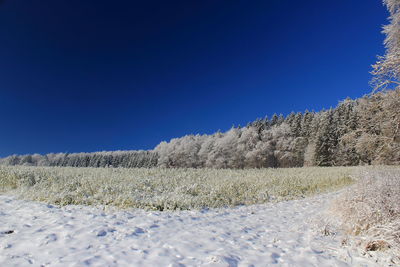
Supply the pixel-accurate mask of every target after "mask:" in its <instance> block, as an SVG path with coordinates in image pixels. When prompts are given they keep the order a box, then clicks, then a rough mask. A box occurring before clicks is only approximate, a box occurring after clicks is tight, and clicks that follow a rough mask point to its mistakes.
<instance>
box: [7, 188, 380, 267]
mask: <svg viewBox="0 0 400 267" xmlns="http://www.w3.org/2000/svg"><path fill="white" fill-rule="evenodd" d="M336 195H337V193H334V194H325V195H321V196H317V197H312V198H307V199H302V200H294V201H287V202H280V203H275V204H274V203H271V204H265V205H253V206H241V207H236V208H224V209H212V210H203V211H179V212H147V211H143V210H125V211H121V210H106V211H104V210H103V209H102V208H100V207H87V206H66V207H62V208H59V207H55V206H51V205H46V204H42V203H37V202H32V201H25V200H18V199H16V198H15V197H14V196H10V195H0V222H1V224H0V266H374V263H373V262H372V261H369V260H368V259H365V258H361V257H357V256H354V255H351V254H350V252H349V251H346V249H345V248H342V247H341V246H340V241H339V240H337V239H335V237H332V236H325V235H323V234H322V231H320V229H318V227H316V226H315V224H314V223H315V218H316V216H318V215H319V214H321V212H323V211H324V209H325V207H326V206H327V203H328V201H329V200H330V199H332V197H334V196H336Z"/></svg>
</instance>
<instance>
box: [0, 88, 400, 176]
mask: <svg viewBox="0 0 400 267" xmlns="http://www.w3.org/2000/svg"><path fill="white" fill-rule="evenodd" d="M0 164H3V165H29V166H69V167H125V168H134V167H146V168H150V167H157V166H158V167H167V168H183V167H184V168H239V169H241V168H268V167H273V168H276V167H301V166H354V165H370V164H400V89H395V90H386V91H380V92H376V93H374V94H371V95H367V96H364V97H362V98H359V99H356V100H351V99H346V100H344V101H342V102H340V103H339V104H338V105H337V107H335V108H331V109H329V110H323V111H320V112H313V111H306V112H303V113H300V112H299V113H293V112H292V113H290V114H289V115H287V116H286V117H284V116H283V115H279V116H278V115H276V114H275V115H273V116H272V117H271V118H270V119H269V118H267V117H266V118H264V119H257V120H255V121H253V122H251V123H249V124H248V125H247V126H246V127H232V128H231V129H230V130H228V131H226V132H216V133H214V134H211V135H186V136H183V137H181V138H174V139H172V140H170V141H169V142H161V143H160V144H159V145H158V146H157V147H156V148H155V149H154V150H149V151H143V150H142V151H114V152H94V153H71V154H69V153H57V154H54V153H51V154H47V155H39V154H33V155H20V156H18V155H12V156H9V157H6V158H3V159H0Z"/></svg>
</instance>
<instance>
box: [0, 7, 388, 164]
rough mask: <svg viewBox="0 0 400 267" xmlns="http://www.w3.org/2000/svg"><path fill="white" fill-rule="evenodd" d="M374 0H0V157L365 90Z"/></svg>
mask: <svg viewBox="0 0 400 267" xmlns="http://www.w3.org/2000/svg"><path fill="white" fill-rule="evenodd" d="M386 17H387V12H386V10H385V8H384V7H383V5H382V3H381V1H380V0H368V1H365V0H335V1H321V0H318V1H317V0H308V1H297V0H279V1H267V0H261V1H219V0H203V1H187V0H185V1H164V0H163V1H161V0H160V1H132V0H130V1H128V0H126V1H121V0H116V1H102V0H85V1H82V0H57V1H55V0H40V1H28V0H4V1H3V0H0V122H1V123H0V156H6V155H10V154H13V153H17V154H25V153H49V152H90V151H101V150H118V149H121V150H125V149H151V148H153V147H154V146H155V145H156V144H158V143H159V142H160V141H163V140H169V139H171V138H173V137H179V136H182V135H185V134H191V133H212V132H215V131H217V130H218V129H221V130H227V129H229V128H230V127H231V126H232V125H233V124H235V125H238V124H241V125H245V124H246V123H247V122H249V121H252V120H254V119H256V118H257V117H264V116H265V115H268V116H270V115H272V114H273V113H274V112H276V113H283V114H288V113H289V112H290V111H304V110H305V109H307V108H308V109H310V110H311V109H314V110H320V109H322V108H329V107H331V106H335V105H336V104H337V102H338V101H339V100H342V99H344V98H346V97H347V96H349V97H352V98H356V97H360V96H362V95H363V94H365V93H368V92H370V88H369V85H368V81H369V79H370V74H369V71H370V70H371V67H370V65H371V64H373V63H374V61H375V59H376V55H378V54H383V52H384V49H383V46H382V41H383V38H384V36H383V35H382V34H381V26H382V25H383V24H386Z"/></svg>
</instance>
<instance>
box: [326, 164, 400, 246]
mask: <svg viewBox="0 0 400 267" xmlns="http://www.w3.org/2000/svg"><path fill="white" fill-rule="evenodd" d="M333 211H334V212H335V214H336V215H338V216H339V219H340V221H341V223H342V225H341V227H342V228H343V229H345V230H346V231H347V232H348V233H350V234H352V235H356V236H360V237H362V238H363V239H364V240H365V241H366V245H365V250H366V251H371V250H381V249H382V247H384V248H385V249H386V248H393V249H395V250H398V251H400V167H370V168H367V169H364V171H362V172H361V173H360V176H359V179H358V182H357V183H356V184H355V185H354V186H352V187H350V188H349V189H348V190H346V192H345V193H344V194H343V195H342V196H340V197H339V199H338V200H336V201H335V202H334V205H333ZM371 244H372V245H371ZM377 244H378V245H379V244H384V245H381V246H378V245H377Z"/></svg>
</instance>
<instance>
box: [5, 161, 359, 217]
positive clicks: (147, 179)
mask: <svg viewBox="0 0 400 267" xmlns="http://www.w3.org/2000/svg"><path fill="white" fill-rule="evenodd" d="M356 169H357V168H343V167H337V168H336V167H335V168H316V167H313V168H290V169H247V170H231V169H218V170H217V169H164V168H151V169H146V168H136V169H124V168H69V167H25V166H1V167H0V190H1V191H9V190H12V192H13V193H15V194H17V195H18V196H20V197H22V198H24V199H30V200H37V201H42V202H46V203H51V204H56V205H60V206H63V205H68V204H82V205H110V206H117V207H122V208H131V207H133V208H144V209H151V210H188V209H201V208H217V207H225V206H236V205H248V204H259V203H265V202H271V201H280V200H290V199H296V198H303V197H306V196H310V195H313V194H317V193H322V192H329V191H333V190H337V189H339V188H342V187H344V186H347V185H349V184H351V183H352V182H353V180H352V179H351V176H352V173H354V171H355V170H356Z"/></svg>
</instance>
